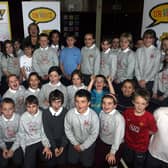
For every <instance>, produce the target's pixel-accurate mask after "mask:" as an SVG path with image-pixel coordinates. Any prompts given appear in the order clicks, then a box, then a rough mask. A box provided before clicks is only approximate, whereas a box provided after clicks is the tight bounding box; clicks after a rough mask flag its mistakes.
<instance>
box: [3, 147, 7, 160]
mask: <svg viewBox="0 0 168 168" xmlns="http://www.w3.org/2000/svg"><path fill="white" fill-rule="evenodd" d="M2 156H3V157H4V158H5V159H7V158H8V150H7V149H3V152H2Z"/></svg>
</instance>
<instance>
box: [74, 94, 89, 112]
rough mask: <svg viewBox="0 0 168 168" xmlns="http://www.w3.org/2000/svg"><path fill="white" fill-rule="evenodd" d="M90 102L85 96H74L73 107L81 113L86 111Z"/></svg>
mask: <svg viewBox="0 0 168 168" xmlns="http://www.w3.org/2000/svg"><path fill="white" fill-rule="evenodd" d="M89 105H90V102H89V101H88V99H87V98H86V97H79V96H76V97H75V107H76V109H77V111H78V112H79V113H80V114H83V113H85V112H86V111H87V109H88V107H89Z"/></svg>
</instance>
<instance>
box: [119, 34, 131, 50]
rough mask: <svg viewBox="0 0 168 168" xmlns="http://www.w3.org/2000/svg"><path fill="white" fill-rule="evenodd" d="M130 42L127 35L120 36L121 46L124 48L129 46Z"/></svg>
mask: <svg viewBox="0 0 168 168" xmlns="http://www.w3.org/2000/svg"><path fill="white" fill-rule="evenodd" d="M129 44H130V42H129V40H128V38H126V37H121V38H120V47H121V49H122V50H125V49H127V48H129Z"/></svg>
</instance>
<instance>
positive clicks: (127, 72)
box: [114, 33, 135, 85]
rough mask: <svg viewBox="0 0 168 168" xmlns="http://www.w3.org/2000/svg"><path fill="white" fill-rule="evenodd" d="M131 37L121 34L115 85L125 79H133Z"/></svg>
mask: <svg viewBox="0 0 168 168" xmlns="http://www.w3.org/2000/svg"><path fill="white" fill-rule="evenodd" d="M131 47H132V35H131V34H130V33H123V34H121V36H120V48H121V49H120V51H119V52H118V54H117V72H116V77H115V81H114V82H115V84H117V85H118V84H121V82H123V81H124V80H126V79H133V75H134V68H135V56H134V52H133V51H132V50H131Z"/></svg>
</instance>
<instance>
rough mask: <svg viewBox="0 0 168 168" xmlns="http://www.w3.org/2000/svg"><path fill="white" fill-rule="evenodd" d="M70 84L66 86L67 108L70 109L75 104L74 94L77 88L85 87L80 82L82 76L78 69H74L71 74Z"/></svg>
mask: <svg viewBox="0 0 168 168" xmlns="http://www.w3.org/2000/svg"><path fill="white" fill-rule="evenodd" d="M71 81H72V85H70V86H68V87H67V93H68V109H71V108H73V107H74V106H75V103H74V96H75V93H76V92H77V91H78V90H79V89H86V88H87V87H86V86H85V85H84V84H83V83H82V82H83V76H82V73H81V72H80V71H79V70H74V71H73V72H72V75H71Z"/></svg>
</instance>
